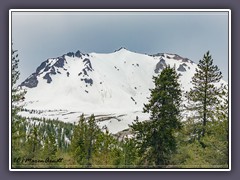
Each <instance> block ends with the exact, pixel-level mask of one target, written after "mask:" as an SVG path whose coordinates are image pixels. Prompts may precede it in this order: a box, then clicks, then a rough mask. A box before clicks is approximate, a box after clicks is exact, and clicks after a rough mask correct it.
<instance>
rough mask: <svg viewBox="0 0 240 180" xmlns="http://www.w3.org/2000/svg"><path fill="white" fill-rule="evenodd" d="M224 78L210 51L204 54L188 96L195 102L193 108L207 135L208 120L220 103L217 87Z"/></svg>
mask: <svg viewBox="0 0 240 180" xmlns="http://www.w3.org/2000/svg"><path fill="white" fill-rule="evenodd" d="M221 78H222V73H221V71H220V70H219V68H218V67H217V66H216V65H213V59H212V56H211V55H210V53H209V51H208V52H207V53H206V54H204V56H203V59H202V60H200V61H199V63H198V68H197V69H196V73H195V74H194V76H193V78H192V84H193V88H191V89H190V91H189V93H188V98H189V100H190V101H191V102H194V105H193V107H194V108H192V110H194V111H197V112H198V115H199V117H200V119H201V121H202V124H203V126H202V133H201V134H202V135H201V136H204V135H205V127H206V124H207V121H208V120H209V118H210V117H211V115H212V114H213V111H214V107H215V105H216V104H218V103H219V98H218V97H219V92H220V88H218V87H216V86H215V84H214V83H217V82H219V81H220V79H221Z"/></svg>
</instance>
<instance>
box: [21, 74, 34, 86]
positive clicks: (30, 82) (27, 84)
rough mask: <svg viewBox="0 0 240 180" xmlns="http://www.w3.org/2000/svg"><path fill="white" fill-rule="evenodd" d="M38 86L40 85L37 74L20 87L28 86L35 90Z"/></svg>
mask: <svg viewBox="0 0 240 180" xmlns="http://www.w3.org/2000/svg"><path fill="white" fill-rule="evenodd" d="M37 85H38V80H37V74H36V73H33V74H32V75H31V76H30V77H28V78H27V79H26V80H25V81H24V82H22V83H21V85H20V86H26V87H28V88H34V87H37Z"/></svg>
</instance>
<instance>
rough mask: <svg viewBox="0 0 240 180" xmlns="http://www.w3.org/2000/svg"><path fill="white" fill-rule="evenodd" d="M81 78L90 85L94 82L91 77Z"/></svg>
mask: <svg viewBox="0 0 240 180" xmlns="http://www.w3.org/2000/svg"><path fill="white" fill-rule="evenodd" d="M81 80H82V81H84V82H85V83H86V84H90V86H91V85H92V84H93V80H92V79H91V78H84V79H81Z"/></svg>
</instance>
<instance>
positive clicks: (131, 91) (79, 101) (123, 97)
mask: <svg viewBox="0 0 240 180" xmlns="http://www.w3.org/2000/svg"><path fill="white" fill-rule="evenodd" d="M168 64H169V65H170V66H171V67H173V66H175V68H176V70H177V72H178V73H179V74H180V83H181V86H182V89H183V91H188V90H189V89H190V87H191V86H192V84H191V78H192V76H193V75H194V73H195V68H197V65H196V64H195V63H194V62H193V61H191V60H189V59H187V58H183V57H181V56H179V55H177V54H169V53H158V54H155V55H146V54H139V53H135V52H131V51H129V50H127V49H125V48H120V49H119V50H116V51H114V52H113V53H108V54H102V53H90V54H84V53H81V52H80V51H77V52H76V53H73V52H69V53H67V54H64V55H63V56H60V57H57V58H50V59H47V60H46V61H44V62H43V63H42V64H41V65H40V66H39V67H38V68H37V69H36V72H34V73H33V74H32V75H30V76H29V77H28V78H27V79H26V80H25V81H24V82H22V83H21V85H20V86H21V87H22V88H25V89H26V90H27V94H26V95H25V100H24V103H25V107H24V108H26V111H23V112H21V114H22V115H23V116H27V117H45V118H52V119H54V118H55V119H56V118H58V119H59V120H62V121H66V122H76V121H78V119H79V118H78V117H79V116H80V115H81V114H82V113H84V114H85V115H87V116H90V115H91V114H95V116H96V118H97V119H98V124H99V126H104V125H106V126H107V127H108V128H109V130H110V132H112V133H117V132H118V131H121V130H123V129H126V128H128V124H131V123H132V122H133V120H134V119H136V116H138V118H139V120H140V121H142V120H146V119H148V117H149V114H144V113H142V109H143V104H144V103H147V102H148V99H147V97H149V96H150V91H149V89H150V88H153V87H154V84H153V81H152V77H153V76H156V75H157V74H159V73H160V72H161V70H162V69H163V68H164V67H165V66H166V65H168Z"/></svg>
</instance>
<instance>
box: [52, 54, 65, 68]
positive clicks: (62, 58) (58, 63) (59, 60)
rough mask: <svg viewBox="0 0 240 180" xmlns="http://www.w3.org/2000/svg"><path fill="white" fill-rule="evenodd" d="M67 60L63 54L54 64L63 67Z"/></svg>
mask: <svg viewBox="0 0 240 180" xmlns="http://www.w3.org/2000/svg"><path fill="white" fill-rule="evenodd" d="M65 62H66V60H65V58H64V57H63V56H62V57H59V58H58V61H57V62H56V63H55V64H54V66H55V67H58V68H62V67H63V66H64V64H65Z"/></svg>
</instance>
